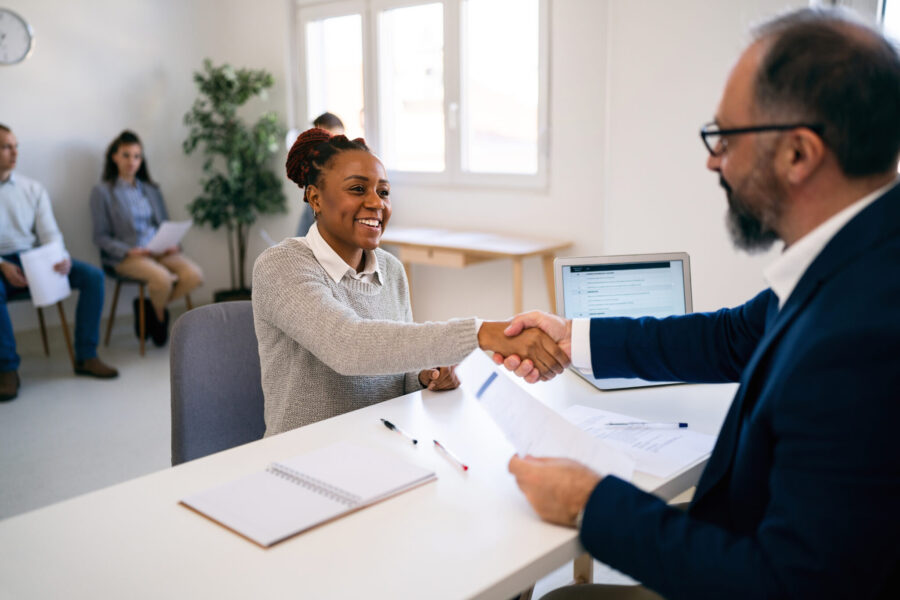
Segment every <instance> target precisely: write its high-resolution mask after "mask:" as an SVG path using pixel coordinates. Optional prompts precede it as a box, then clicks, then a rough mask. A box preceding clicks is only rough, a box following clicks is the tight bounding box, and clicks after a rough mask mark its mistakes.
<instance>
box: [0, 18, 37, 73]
mask: <svg viewBox="0 0 900 600" xmlns="http://www.w3.org/2000/svg"><path fill="white" fill-rule="evenodd" d="M33 48H34V31H33V30H32V29H31V25H29V24H28V22H27V21H26V20H25V19H23V18H22V17H20V16H19V15H18V14H16V13H14V12H13V11H11V10H9V9H8V8H0V65H14V64H16V63H20V62H22V61H23V60H25V59H26V58H28V55H29V54H31V50H32V49H33Z"/></svg>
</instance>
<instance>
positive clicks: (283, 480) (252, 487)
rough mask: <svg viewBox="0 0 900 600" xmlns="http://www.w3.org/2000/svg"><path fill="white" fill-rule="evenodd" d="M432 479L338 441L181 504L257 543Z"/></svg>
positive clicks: (378, 452) (274, 539) (396, 460)
mask: <svg viewBox="0 0 900 600" xmlns="http://www.w3.org/2000/svg"><path fill="white" fill-rule="evenodd" d="M435 479H437V477H436V475H435V474H434V471H430V470H428V469H425V468H422V467H420V466H418V465H414V464H411V463H408V462H406V461H404V460H402V459H399V458H397V457H396V456H394V455H392V454H389V453H387V452H385V451H383V450H378V449H374V448H366V447H362V446H358V445H356V444H353V443H351V442H338V443H336V444H332V445H330V446H326V447H325V448H320V449H318V450H315V451H313V452H310V453H308V454H301V455H300V456H295V457H294V458H290V459H287V460H282V461H278V462H274V463H272V464H271V465H269V467H268V468H267V469H266V470H265V471H260V472H258V473H253V474H251V475H247V476H245V477H242V478H240V479H236V480H234V481H231V482H228V483H225V484H223V485H220V486H217V487H214V488H211V489H208V490H206V491H204V492H200V493H199V494H195V495H193V496H189V497H187V498H184V499H183V500H182V501H181V503H182V504H184V505H185V506H187V507H188V508H191V509H193V510H195V511H197V512H199V513H201V514H203V515H205V516H207V517H209V518H210V519H212V520H214V521H216V522H218V523H219V524H221V525H224V526H225V527H227V528H228V529H230V530H232V531H234V532H235V533H238V534H240V535H242V536H243V537H245V538H247V539H249V540H251V541H253V542H255V543H257V544H259V545H260V546H263V547H268V546H271V545H272V544H275V543H277V542H280V541H282V540H284V539H286V538H289V537H291V536H293V535H296V534H298V533H301V532H303V531H306V530H307V529H311V528H312V527H315V526H317V525H320V524H322V523H326V522H328V521H331V520H332V519H335V518H337V517H340V516H343V515H345V514H348V513H351V512H353V511H356V510H359V509H360V508H364V507H366V506H369V505H372V504H375V503H376V502H380V501H381V500H384V499H386V498H390V497H391V496H394V495H396V494H400V493H402V492H405V491H407V490H410V489H412V488H414V487H417V486H419V485H422V484H424V483H428V482H429V481H434V480H435Z"/></svg>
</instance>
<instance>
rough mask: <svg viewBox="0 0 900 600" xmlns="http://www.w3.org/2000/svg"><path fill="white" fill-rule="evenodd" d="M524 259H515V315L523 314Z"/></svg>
mask: <svg viewBox="0 0 900 600" xmlns="http://www.w3.org/2000/svg"><path fill="white" fill-rule="evenodd" d="M522 304H523V300H522V259H521V258H518V257H516V258H513V314H516V315H517V314H519V313H521V312H522Z"/></svg>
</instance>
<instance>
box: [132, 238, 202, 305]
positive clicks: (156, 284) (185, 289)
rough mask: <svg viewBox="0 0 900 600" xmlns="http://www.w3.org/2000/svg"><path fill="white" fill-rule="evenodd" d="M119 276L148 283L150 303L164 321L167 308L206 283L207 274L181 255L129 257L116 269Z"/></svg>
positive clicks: (177, 253)
mask: <svg viewBox="0 0 900 600" xmlns="http://www.w3.org/2000/svg"><path fill="white" fill-rule="evenodd" d="M116 272H117V273H119V274H121V275H124V276H126V277H131V278H132V279H141V280H143V281H146V282H147V288H148V293H149V294H150V303H151V304H153V308H154V309H155V310H156V314H157V316H158V317H160V318H162V314H163V311H164V310H165V308H166V304H168V303H169V302H171V301H173V300H177V299H178V298H181V297H182V296H184V295H185V294H189V293H190V292H191V291H192V290H194V289H196V288H197V287H198V286H199V285H200V284H202V283H203V271H201V270H200V267H198V266H197V264H196V263H195V262H194V261H192V260H191V259H189V258H187V257H186V256H184V255H183V254H181V253H180V252H176V253H175V254H169V255H167V256H126V257H125V259H124V260H123V261H122V262H120V263H119V264H117V265H116Z"/></svg>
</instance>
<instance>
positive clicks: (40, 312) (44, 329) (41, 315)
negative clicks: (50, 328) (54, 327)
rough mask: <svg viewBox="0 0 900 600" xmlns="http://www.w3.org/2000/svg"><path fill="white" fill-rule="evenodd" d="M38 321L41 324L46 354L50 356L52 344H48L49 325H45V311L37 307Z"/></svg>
mask: <svg viewBox="0 0 900 600" xmlns="http://www.w3.org/2000/svg"><path fill="white" fill-rule="evenodd" d="M37 313H38V323H40V324H41V341H42V342H44V356H50V346H49V345H48V344H47V326H46V325H44V311H43V310H41V308H40V307H38V309H37Z"/></svg>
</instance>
